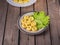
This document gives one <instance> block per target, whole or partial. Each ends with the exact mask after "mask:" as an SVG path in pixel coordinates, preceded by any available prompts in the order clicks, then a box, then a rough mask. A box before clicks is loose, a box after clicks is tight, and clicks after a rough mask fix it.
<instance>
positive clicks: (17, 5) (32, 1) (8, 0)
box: [7, 0, 36, 7]
mask: <svg viewBox="0 0 60 45" xmlns="http://www.w3.org/2000/svg"><path fill="white" fill-rule="evenodd" d="M7 2H8V3H9V4H11V5H13V6H16V7H26V6H30V5H32V4H34V3H35V2H36V0H30V1H29V2H28V3H25V4H19V3H15V2H13V0H7Z"/></svg>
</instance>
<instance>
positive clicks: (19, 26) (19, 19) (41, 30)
mask: <svg viewBox="0 0 60 45" xmlns="http://www.w3.org/2000/svg"><path fill="white" fill-rule="evenodd" d="M34 12H36V11H30V12H28V13H24V14H22V16H19V18H18V21H17V23H18V28H19V29H20V31H22V32H25V33H27V34H30V35H36V34H40V33H42V32H44V31H45V30H46V29H47V28H48V26H49V24H48V25H47V26H46V27H44V28H42V29H39V30H38V31H36V32H30V31H27V30H26V29H23V28H22V27H21V22H19V21H21V19H22V18H23V17H24V16H25V15H26V14H30V13H34ZM30 15H31V14H30Z"/></svg>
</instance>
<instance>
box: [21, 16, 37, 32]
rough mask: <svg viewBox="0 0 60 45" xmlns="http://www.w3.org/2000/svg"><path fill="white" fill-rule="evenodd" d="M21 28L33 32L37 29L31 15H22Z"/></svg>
mask: <svg viewBox="0 0 60 45" xmlns="http://www.w3.org/2000/svg"><path fill="white" fill-rule="evenodd" d="M21 25H22V28H24V29H26V30H27V31H32V32H35V31H37V27H36V22H35V21H34V18H33V17H32V16H24V17H23V18H22V20H21Z"/></svg>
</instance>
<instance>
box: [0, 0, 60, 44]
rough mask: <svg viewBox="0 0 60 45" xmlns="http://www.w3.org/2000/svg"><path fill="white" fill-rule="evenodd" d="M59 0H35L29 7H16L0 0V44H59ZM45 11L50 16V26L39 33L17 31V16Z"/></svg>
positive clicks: (4, 0)
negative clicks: (32, 34) (28, 33)
mask: <svg viewBox="0 0 60 45" xmlns="http://www.w3.org/2000/svg"><path fill="white" fill-rule="evenodd" d="M59 4H60V3H59V0H55V1H54V0H37V2H36V3H35V4H33V5H31V6H29V7H25V8H17V7H14V6H11V5H10V4H8V3H7V2H6V0H0V45H60V13H59V12H60V6H59ZM41 10H43V11H45V12H46V13H47V14H48V15H49V16H50V19H51V20H50V26H49V28H48V29H47V31H45V32H43V33H42V34H40V35H36V36H29V35H26V34H24V33H22V32H20V31H19V29H18V27H17V19H18V16H19V15H20V16H21V15H22V14H24V13H26V12H29V11H41Z"/></svg>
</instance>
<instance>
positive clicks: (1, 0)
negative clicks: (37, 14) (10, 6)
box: [0, 0, 7, 45]
mask: <svg viewBox="0 0 60 45" xmlns="http://www.w3.org/2000/svg"><path fill="white" fill-rule="evenodd" d="M6 12H7V3H6V0H0V45H2V42H3V35H4V28H5V19H6Z"/></svg>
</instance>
